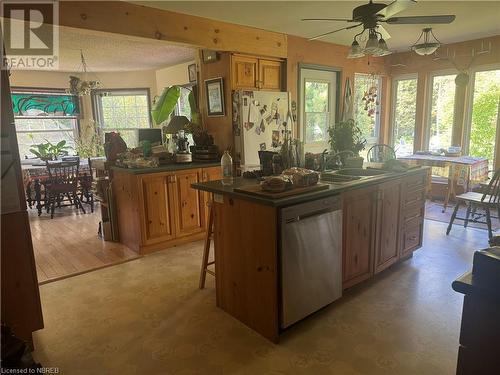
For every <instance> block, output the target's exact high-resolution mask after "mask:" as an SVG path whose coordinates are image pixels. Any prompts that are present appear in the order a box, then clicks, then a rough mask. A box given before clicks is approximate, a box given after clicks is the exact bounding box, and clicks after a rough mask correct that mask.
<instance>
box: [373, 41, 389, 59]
mask: <svg viewBox="0 0 500 375" xmlns="http://www.w3.org/2000/svg"><path fill="white" fill-rule="evenodd" d="M391 53H392V52H391V51H390V50H389V47H387V43H386V42H385V40H384V39H382V38H380V40H379V41H378V49H377V51H376V52H375V53H374V54H373V55H374V56H386V55H390V54H391Z"/></svg>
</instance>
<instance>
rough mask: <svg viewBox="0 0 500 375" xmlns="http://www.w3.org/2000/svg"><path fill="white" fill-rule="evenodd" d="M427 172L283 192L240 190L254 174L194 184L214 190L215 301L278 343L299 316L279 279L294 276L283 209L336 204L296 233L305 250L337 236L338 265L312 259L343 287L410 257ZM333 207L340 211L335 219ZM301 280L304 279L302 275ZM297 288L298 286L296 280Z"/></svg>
mask: <svg viewBox="0 0 500 375" xmlns="http://www.w3.org/2000/svg"><path fill="white" fill-rule="evenodd" d="M429 171H430V169H429V168H427V167H422V168H416V169H412V170H409V171H407V172H405V173H384V174H380V175H376V176H370V177H365V178H361V179H359V180H355V181H349V182H344V183H331V184H329V186H328V188H327V189H325V190H321V191H314V192H310V193H304V194H300V195H294V196H289V197H286V198H280V199H269V198H267V197H262V196H256V195H250V194H246V193H243V192H240V191H238V189H239V188H241V187H242V186H247V185H251V184H256V183H257V182H256V180H251V179H243V178H236V179H235V180H234V182H233V184H232V185H231V186H227V185H223V184H222V182H221V181H209V182H203V183H194V184H193V185H192V187H193V188H195V189H199V190H201V191H205V192H210V193H213V194H214V206H213V207H214V223H215V224H214V225H215V229H214V230H215V236H214V237H215V240H214V241H215V269H216V271H215V272H216V299H217V306H218V307H220V308H222V309H223V310H224V311H226V312H228V313H229V314H231V315H232V316H234V317H235V318H237V319H238V320H240V321H241V322H243V323H245V324H246V325H248V326H249V327H250V328H252V329H254V330H255V331H257V332H259V333H260V334H262V335H263V336H265V337H266V338H268V339H270V340H272V341H273V342H278V340H279V336H280V333H281V332H283V331H284V329H285V328H286V327H288V326H289V325H290V324H289V322H294V321H295V320H296V319H292V320H287V319H286V317H284V315H286V314H287V310H286V306H284V305H285V303H286V300H285V295H286V293H288V292H286V293H285V291H286V290H290V288H289V285H284V282H286V280H293V275H292V278H288V279H287V278H286V277H284V274H285V273H286V272H285V271H287V268H286V267H287V266H285V265H284V264H285V263H289V262H288V261H289V258H290V257H291V255H290V254H291V253H290V252H289V249H292V248H293V247H289V246H288V245H285V244H284V243H285V241H287V237H286V236H283V233H285V231H284V226H285V225H287V224H289V223H292V222H293V221H294V220H289V219H287V218H285V216H286V215H289V214H290V213H292V214H293V211H294V209H295V207H300V208H301V209H305V208H306V207H316V208H315V209H316V210H317V212H318V213H324V212H323V211H325V212H326V211H329V209H328V210H327V206H328V207H338V208H335V210H337V211H333V208H332V210H331V211H332V214H331V215H330V216H324V220H322V219H320V220H318V219H316V221H315V222H316V223H317V224H316V226H317V227H310V228H311V230H309V232H310V233H311V240H310V241H309V240H304V239H302V240H301V239H300V238H299V241H302V242H303V243H305V244H302V245H303V247H304V249H305V252H311V254H312V252H313V251H314V252H315V254H316V253H317V252H316V248H317V247H318V246H320V247H321V248H322V249H325V248H328V246H329V244H328V241H330V240H331V241H334V239H335V238H337V241H338V244H336V243H332V244H331V249H332V252H335V251H337V250H338V252H339V258H337V259H338V261H337V263H338V262H340V263H341V264H340V265H338V264H337V266H338V271H335V270H336V269H337V268H335V261H334V259H335V258H334V257H329V258H328V261H326V260H325V262H321V261H322V260H321V259H319V261H318V259H316V260H313V263H311V264H317V265H319V266H320V267H323V271H324V265H325V264H332V271H331V273H332V275H333V274H334V273H335V275H333V278H337V279H338V280H339V282H338V284H340V286H337V287H336V288H339V289H340V293H341V292H342V290H343V289H346V288H349V287H351V286H353V285H356V284H358V283H360V282H362V281H364V280H367V279H369V278H371V277H372V276H374V275H375V274H377V273H379V272H381V271H383V270H384V269H386V268H387V267H389V266H391V265H393V264H395V263H396V262H399V261H402V260H405V259H407V258H409V257H411V256H412V253H413V251H414V250H416V249H418V248H419V247H421V245H422V231H423V218H424V210H425V195H426V186H427V181H428V178H429ZM321 205H324V206H325V207H324V208H325V209H324V210H323V211H322V210H320V209H319V208H320V207H321ZM340 209H341V211H340ZM297 212H298V211H297ZM304 212H306V211H304ZM334 212H336V213H337V214H340V219H339V220H337V221H335V215H334ZM298 215H299V214H297V216H298ZM304 217H309V216H307V215H304ZM290 218H292V219H293V215H292V216H290ZM318 218H320V217H318ZM321 218H323V217H321ZM297 219H299V218H298V217H297ZM309 221H311V220H309ZM325 223H326V224H325ZM328 226H336V227H337V228H329V227H328ZM335 231H337V232H335ZM288 233H292V234H293V231H292V232H288ZM305 233H306V232H305ZM335 233H338V234H335ZM338 237H341V238H338ZM308 243H309V245H308ZM325 243H326V246H325ZM308 246H309V247H308ZM336 247H338V248H339V249H336ZM303 251H304V250H303ZM318 254H320V253H318ZM322 254H325V253H324V250H323V253H322ZM293 256H294V257H295V253H294V255H293ZM306 256H307V254H306ZM318 256H319V255H318ZM328 256H329V255H328ZM304 259H306V258H304ZM314 262H316V263H314ZM328 262H330V263H328ZM295 268H296V269H297V270H299V271H300V272H299V273H305V272H306V271H307V270H306V268H307V267H306V265H303V264H300V262H299V264H298V265H295ZM291 269H293V268H291ZM299 273H297V278H296V279H299V280H300V277H299V276H303V275H300V274H299ZM339 273H340V274H339ZM304 280H305V281H308V282H309V280H308V279H307V278H304ZM294 282H295V283H296V282H297V280H294ZM332 287H335V283H333V284H332ZM296 288H298V289H300V285H296ZM313 294H316V293H313ZM317 294H320V293H317ZM292 297H293V296H292ZM318 298H320V297H318ZM295 302H297V301H295ZM298 302H299V305H300V301H298ZM296 307H297V306H296ZM298 307H299V308H300V307H301V306H298ZM314 311H315V310H314ZM287 321H288V323H287Z"/></svg>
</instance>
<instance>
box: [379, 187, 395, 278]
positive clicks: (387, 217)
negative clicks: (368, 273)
mask: <svg viewBox="0 0 500 375" xmlns="http://www.w3.org/2000/svg"><path fill="white" fill-rule="evenodd" d="M378 193H379V194H378V197H379V199H378V202H377V204H378V212H377V246H376V250H375V273H377V272H380V271H382V270H383V269H385V268H387V267H388V266H390V265H391V264H393V263H395V262H396V261H397V260H398V259H399V246H398V244H399V231H400V209H401V182H399V181H391V182H388V183H385V184H381V185H380V186H379V191H378Z"/></svg>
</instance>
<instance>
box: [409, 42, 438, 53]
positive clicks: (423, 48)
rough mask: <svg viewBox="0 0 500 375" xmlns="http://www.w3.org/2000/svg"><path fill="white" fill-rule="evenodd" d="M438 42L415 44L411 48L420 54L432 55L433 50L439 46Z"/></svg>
mask: <svg viewBox="0 0 500 375" xmlns="http://www.w3.org/2000/svg"><path fill="white" fill-rule="evenodd" d="M439 45H440V44H439V43H421V44H415V45H414V46H413V47H412V50H414V51H415V52H416V53H417V54H419V55H420V56H427V55H432V54H433V53H434V52H436V51H437V49H438V48H439Z"/></svg>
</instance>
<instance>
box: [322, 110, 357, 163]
mask: <svg viewBox="0 0 500 375" xmlns="http://www.w3.org/2000/svg"><path fill="white" fill-rule="evenodd" d="M328 135H329V136H330V140H329V141H328V142H329V143H330V146H331V149H332V151H333V152H335V153H339V152H343V151H351V152H352V153H353V154H354V156H347V153H345V154H344V156H342V155H341V161H342V164H343V165H344V166H346V165H349V166H350V167H362V166H363V158H362V157H361V156H359V152H360V151H362V150H364V148H365V146H366V139H365V138H364V137H363V135H362V133H361V129H359V127H358V126H357V125H356V123H355V122H354V120H353V119H349V120H346V121H341V122H339V123H337V124H335V126H333V127H331V128H329V129H328Z"/></svg>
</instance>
